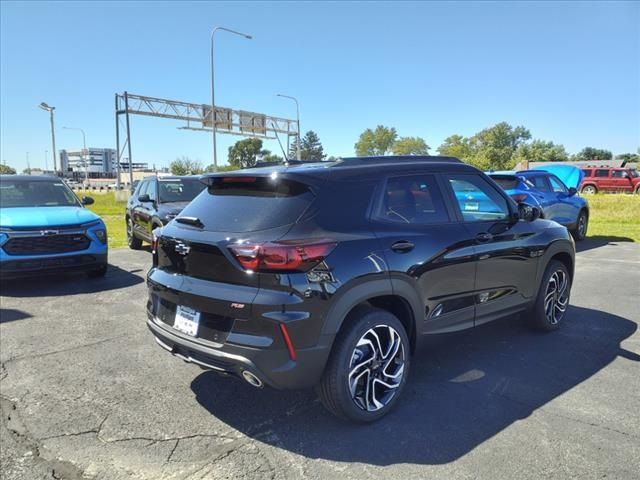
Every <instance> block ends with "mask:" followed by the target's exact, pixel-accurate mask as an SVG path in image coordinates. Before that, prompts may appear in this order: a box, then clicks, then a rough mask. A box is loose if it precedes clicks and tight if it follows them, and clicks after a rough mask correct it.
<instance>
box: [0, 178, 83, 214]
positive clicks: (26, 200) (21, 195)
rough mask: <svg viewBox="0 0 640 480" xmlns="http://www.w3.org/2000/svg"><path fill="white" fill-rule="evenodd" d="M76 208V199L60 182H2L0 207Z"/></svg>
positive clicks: (0, 183)
mask: <svg viewBox="0 0 640 480" xmlns="http://www.w3.org/2000/svg"><path fill="white" fill-rule="evenodd" d="M70 206H73V207H77V206H79V203H78V199H77V198H76V196H75V195H74V194H73V192H72V191H71V190H70V189H69V187H67V186H66V185H65V183H64V182H63V181H62V180H53V181H51V182H42V181H40V182H32V181H29V180H9V179H7V180H2V182H0V207H3V208H10V207H70Z"/></svg>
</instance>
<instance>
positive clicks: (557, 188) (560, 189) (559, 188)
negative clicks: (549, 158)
mask: <svg viewBox="0 0 640 480" xmlns="http://www.w3.org/2000/svg"><path fill="white" fill-rule="evenodd" d="M549 183H550V184H551V189H552V190H553V191H554V192H555V193H567V191H568V190H567V187H565V185H564V183H562V182H561V181H560V179H559V178H557V177H554V176H553V175H549Z"/></svg>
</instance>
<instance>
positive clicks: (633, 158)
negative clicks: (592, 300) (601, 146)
mask: <svg viewBox="0 0 640 480" xmlns="http://www.w3.org/2000/svg"><path fill="white" fill-rule="evenodd" d="M616 159H617V160H624V161H625V162H627V163H629V162H640V153H621V154H620V155H616ZM0 167H1V165H0Z"/></svg>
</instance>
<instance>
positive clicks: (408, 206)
mask: <svg viewBox="0 0 640 480" xmlns="http://www.w3.org/2000/svg"><path fill="white" fill-rule="evenodd" d="M376 217H377V218H378V219H379V220H384V221H387V222H395V223H406V224H421V225H425V224H432V223H443V222H448V221H449V220H450V219H449V215H448V213H447V209H446V206H445V203H444V200H443V198H442V193H441V192H440V189H439V188H438V184H437V182H436V179H435V177H434V176H433V175H407V176H402V177H392V178H389V179H388V180H387V182H386V185H385V188H384V192H383V198H382V202H381V204H380V207H379V208H378V213H377V215H376Z"/></svg>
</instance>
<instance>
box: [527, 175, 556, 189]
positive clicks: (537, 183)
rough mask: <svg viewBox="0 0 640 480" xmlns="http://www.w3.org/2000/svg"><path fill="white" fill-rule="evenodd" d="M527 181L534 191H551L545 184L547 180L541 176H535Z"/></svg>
mask: <svg viewBox="0 0 640 480" xmlns="http://www.w3.org/2000/svg"><path fill="white" fill-rule="evenodd" d="M528 180H529V181H530V182H531V183H532V184H533V188H535V189H536V190H540V191H541V192H550V191H551V187H549V184H548V183H547V179H546V178H544V176H542V175H535V176H532V177H529V179H528Z"/></svg>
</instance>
